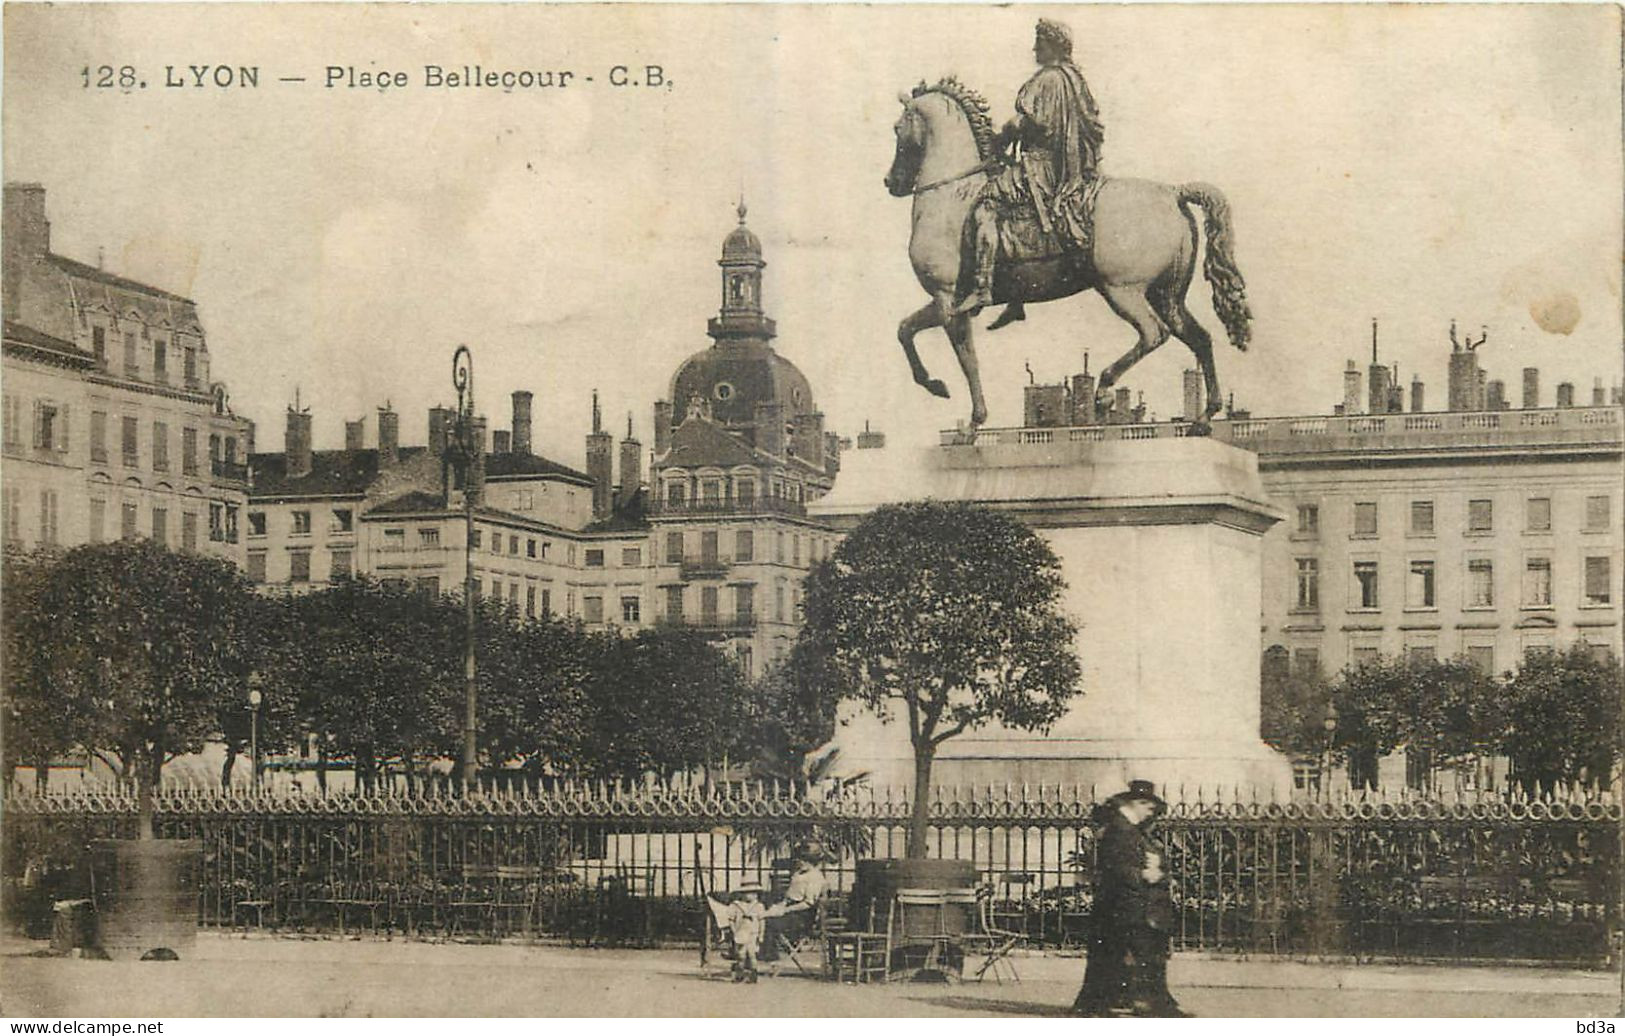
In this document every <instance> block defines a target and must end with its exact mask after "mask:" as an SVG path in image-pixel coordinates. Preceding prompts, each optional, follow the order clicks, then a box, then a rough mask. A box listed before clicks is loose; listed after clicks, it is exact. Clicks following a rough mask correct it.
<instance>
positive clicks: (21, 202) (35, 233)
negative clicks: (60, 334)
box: [0, 183, 51, 319]
mask: <svg viewBox="0 0 1625 1036" xmlns="http://www.w3.org/2000/svg"><path fill="white" fill-rule="evenodd" d="M3 208H4V210H5V214H4V226H3V227H0V245H3V247H4V250H5V257H4V267H5V281H4V284H3V285H0V295H3V296H4V303H5V315H6V318H7V319H12V318H14V317H16V316H18V308H17V306H18V300H19V299H20V298H21V287H22V285H21V281H22V275H23V270H24V267H25V266H27V265H28V264H29V263H30V262H34V261H39V260H43V259H44V258H45V255H46V253H47V252H49V251H50V250H51V222H50V220H48V219H46V218H45V188H44V187H42V186H41V185H39V184H37V183H8V184H6V186H5V197H4V206H3Z"/></svg>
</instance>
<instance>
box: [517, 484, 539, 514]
mask: <svg viewBox="0 0 1625 1036" xmlns="http://www.w3.org/2000/svg"><path fill="white" fill-rule="evenodd" d="M535 506H536V493H535V491H534V490H531V489H516V490H514V493H513V509H514V510H515V511H529V510H531V509H532V508H534V507H535Z"/></svg>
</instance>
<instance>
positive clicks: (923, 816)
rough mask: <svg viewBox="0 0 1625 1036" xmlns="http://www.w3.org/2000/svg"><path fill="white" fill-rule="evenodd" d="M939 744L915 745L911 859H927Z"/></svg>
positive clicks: (910, 815)
mask: <svg viewBox="0 0 1625 1036" xmlns="http://www.w3.org/2000/svg"><path fill="white" fill-rule="evenodd" d="M936 755H937V746H936V745H933V744H929V743H927V744H924V745H916V746H915V747H914V802H913V810H912V812H911V813H910V814H909V818H908V850H907V852H906V854H905V855H906V856H907V857H908V858H909V859H910V860H923V859H925V841H926V835H927V831H928V828H929V824H928V821H929V820H930V816H931V763H932V762H933V761H934V760H935V759H936Z"/></svg>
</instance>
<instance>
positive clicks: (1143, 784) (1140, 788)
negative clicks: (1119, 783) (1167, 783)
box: [1113, 781, 1168, 813]
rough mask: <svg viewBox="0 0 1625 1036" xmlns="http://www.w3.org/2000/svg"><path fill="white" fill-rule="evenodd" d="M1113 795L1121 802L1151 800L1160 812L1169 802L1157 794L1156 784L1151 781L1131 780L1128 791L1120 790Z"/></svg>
mask: <svg viewBox="0 0 1625 1036" xmlns="http://www.w3.org/2000/svg"><path fill="white" fill-rule="evenodd" d="M1113 797H1114V798H1115V799H1117V801H1119V802H1136V801H1138V802H1149V803H1151V805H1152V806H1153V807H1155V808H1156V810H1157V811H1158V812H1159V813H1160V812H1161V811H1163V810H1165V809H1167V808H1168V803H1166V802H1164V801H1163V800H1162V796H1160V795H1158V794H1157V787H1156V785H1154V784H1152V783H1151V782H1150V781H1129V782H1128V791H1124V792H1119V793H1118V794H1117V795H1115V796H1113Z"/></svg>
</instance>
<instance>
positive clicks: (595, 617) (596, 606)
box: [581, 597, 604, 622]
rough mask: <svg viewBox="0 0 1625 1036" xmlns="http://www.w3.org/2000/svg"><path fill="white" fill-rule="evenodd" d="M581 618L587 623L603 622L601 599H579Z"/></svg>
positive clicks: (602, 601)
mask: <svg viewBox="0 0 1625 1036" xmlns="http://www.w3.org/2000/svg"><path fill="white" fill-rule="evenodd" d="M581 617H582V618H583V619H585V620H586V621H587V622H603V621H604V599H603V598H602V597H583V598H582V599H581Z"/></svg>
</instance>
